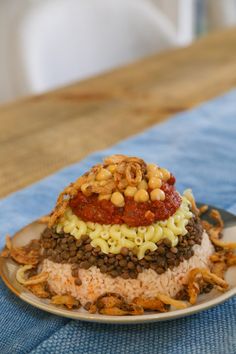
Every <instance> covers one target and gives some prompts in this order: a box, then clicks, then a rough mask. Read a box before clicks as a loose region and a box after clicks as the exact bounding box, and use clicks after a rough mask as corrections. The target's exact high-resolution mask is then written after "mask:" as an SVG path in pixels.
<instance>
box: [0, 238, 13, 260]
mask: <svg viewBox="0 0 236 354" xmlns="http://www.w3.org/2000/svg"><path fill="white" fill-rule="evenodd" d="M11 247H12V244H11V238H10V235H6V245H5V248H4V249H3V250H2V252H1V257H4V258H7V257H9V256H10V250H11Z"/></svg>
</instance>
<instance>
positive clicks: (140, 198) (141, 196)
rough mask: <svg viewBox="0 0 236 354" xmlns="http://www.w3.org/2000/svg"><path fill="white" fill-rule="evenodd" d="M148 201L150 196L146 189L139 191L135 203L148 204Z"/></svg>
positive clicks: (135, 196)
mask: <svg viewBox="0 0 236 354" xmlns="http://www.w3.org/2000/svg"><path fill="white" fill-rule="evenodd" d="M148 199H149V194H148V192H147V191H146V190H145V189H139V190H138V191H137V192H136V193H135V195H134V200H135V202H147V201H148Z"/></svg>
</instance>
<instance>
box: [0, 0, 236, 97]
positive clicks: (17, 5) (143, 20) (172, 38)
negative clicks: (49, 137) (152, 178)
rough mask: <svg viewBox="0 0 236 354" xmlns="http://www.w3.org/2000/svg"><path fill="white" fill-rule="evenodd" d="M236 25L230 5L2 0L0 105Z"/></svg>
mask: <svg viewBox="0 0 236 354" xmlns="http://www.w3.org/2000/svg"><path fill="white" fill-rule="evenodd" d="M235 24H236V0H17V1H16V0H0V77H1V81H0V103H6V102H9V101H11V100H14V99H17V98H20V97H23V96H25V95H29V94H35V93H42V92H44V91H47V90H50V89H52V88H56V87H60V86H62V85H66V84H69V83H72V82H74V81H78V80H82V79H85V78H88V77H91V76H93V75H96V74H99V73H102V72H105V71H107V70H110V69H112V68H115V67H118V66H121V65H124V64H127V63H130V62H132V61H135V60H137V59H140V58H142V57H145V56H147V55H150V54H152V53H157V52H162V51H164V50H167V49H168V48H172V47H178V46H185V45H188V44H190V43H191V42H192V41H194V40H196V39H197V38H198V37H199V36H201V35H203V34H205V33H208V32H210V31H215V30H218V29H222V28H224V27H229V26H232V25H235Z"/></svg>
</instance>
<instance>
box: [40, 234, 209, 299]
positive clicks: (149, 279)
mask: <svg viewBox="0 0 236 354" xmlns="http://www.w3.org/2000/svg"><path fill="white" fill-rule="evenodd" d="M193 250H194V255H193V256H192V257H191V258H190V259H189V260H184V261H183V262H181V263H180V265H179V266H178V267H175V268H174V269H172V270H170V269H168V270H167V271H166V272H165V273H163V274H161V275H159V274H157V273H156V272H155V271H154V270H152V269H145V270H144V271H143V272H142V273H140V274H139V275H138V277H137V279H123V278H121V277H116V278H112V277H111V276H109V275H107V274H104V273H101V272H100V270H99V268H97V267H96V266H93V267H91V268H89V269H88V270H86V269H79V278H80V279H81V281H82V285H80V286H78V285H75V283H74V280H75V278H74V277H72V276H71V265H70V264H61V263H54V262H52V261H50V260H47V259H46V260H44V262H43V269H42V270H43V271H46V272H48V273H49V278H48V283H49V287H50V289H51V290H52V291H54V292H55V293H56V294H58V295H63V294H71V295H72V296H74V297H75V298H77V299H78V300H80V302H81V304H82V305H85V304H86V302H88V301H91V302H93V301H95V300H96V299H97V297H98V296H100V295H102V294H103V293H105V292H115V293H118V294H120V295H122V296H124V297H125V298H126V299H127V300H128V301H132V299H134V298H135V297H137V296H145V297H148V298H153V297H155V296H156V294H157V293H162V294H166V295H168V296H171V297H174V296H175V295H176V293H177V292H178V291H179V290H181V288H182V286H183V284H184V282H185V281H186V276H187V274H188V272H189V271H190V270H191V269H193V268H196V267H198V268H199V267H200V268H206V267H207V268H209V266H210V262H209V256H210V255H211V254H212V253H213V252H214V248H213V246H212V244H211V242H210V240H209V237H208V235H207V233H206V232H204V233H203V238H202V243H201V245H194V246H193Z"/></svg>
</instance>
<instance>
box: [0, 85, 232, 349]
mask: <svg viewBox="0 0 236 354" xmlns="http://www.w3.org/2000/svg"><path fill="white" fill-rule="evenodd" d="M113 153H124V154H128V155H137V156H141V157H143V158H144V159H145V160H147V161H150V162H157V163H158V164H160V165H162V166H165V167H167V168H168V169H170V170H171V171H172V172H173V173H174V174H175V176H176V177H177V187H178V189H179V190H180V191H183V190H184V189H185V188H189V187H190V188H192V189H193V191H194V194H195V196H196V199H197V200H198V201H202V202H205V203H210V204H213V205H216V206H218V207H221V208H225V209H228V210H230V211H231V212H234V213H236V178H235V176H236V91H231V92H230V93H228V94H226V95H224V96H222V97H219V98H217V99H215V100H213V101H210V102H208V103H205V104H203V105H201V106H200V107H198V108H196V109H194V110H192V111H189V112H185V113H181V114H179V115H177V116H175V117H174V118H173V119H170V120H169V121H167V122H165V123H163V124H160V125H156V126H154V127H153V128H151V129H149V130H147V131H145V132H144V133H142V134H140V135H137V136H134V137H131V138H129V139H127V140H125V141H122V142H121V143H119V144H117V145H115V146H113V147H112V148H110V149H107V150H106V151H101V152H97V153H95V154H93V155H91V156H89V157H88V158H86V159H85V160H83V161H82V162H80V163H78V164H75V165H73V166H69V167H67V168H65V169H63V170H61V171H59V172H58V173H56V174H54V175H52V176H50V177H48V178H45V179H43V180H41V181H40V182H38V183H36V184H34V185H32V186H30V187H27V188H25V189H23V190H21V191H19V192H16V193H14V194H12V195H10V196H9V197H7V198H5V199H2V200H1V201H0V210H1V215H0V225H1V226H0V228H1V238H0V246H3V243H4V235H5V234H6V233H11V234H12V233H14V232H15V231H16V230H17V229H19V228H21V227H22V226H24V225H25V224H27V223H29V222H31V221H32V220H34V219H36V218H38V217H40V216H41V215H44V214H46V213H48V212H49V211H50V209H51V208H52V207H53V205H54V203H55V199H56V196H57V194H58V193H59V192H60V191H61V189H62V188H63V187H64V186H66V185H67V184H68V183H69V182H71V181H73V180H75V179H76V178H77V177H78V175H80V174H81V173H83V172H84V171H85V170H86V169H88V168H89V167H90V166H91V165H93V164H95V163H97V162H100V161H101V159H102V158H103V157H104V156H106V155H108V154H113ZM0 290H1V293H0V305H1V307H0V308H1V317H0V329H1V331H0V353H1V354H5V353H11V354H14V353H22V354H23V353H97V354H99V353H101V354H104V353H162V354H165V353H181V354H184V353H193V354H197V353H199V354H200V353H212V352H214V353H227V354H233V353H236V299H235V298H233V299H230V300H229V301H227V302H226V303H225V304H223V305H220V306H217V307H216V308H213V309H210V310H208V311H205V312H202V313H199V314H197V315H193V316H190V317H188V318H182V319H178V320H175V321H170V322H160V323H153V324H146V325H135V326H131V325H130V326H128V325H126V326H117V325H101V324H92V323H84V322H80V321H77V322H76V321H71V320H68V319H64V318H60V317H56V316H53V315H50V314H47V313H45V312H43V311H40V310H37V309H35V308H33V307H32V306H30V305H27V304H26V303H23V302H22V301H21V300H19V299H18V298H16V297H15V295H13V294H12V293H11V292H10V291H9V290H8V289H7V288H6V287H5V286H4V284H3V283H2V282H0Z"/></svg>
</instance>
